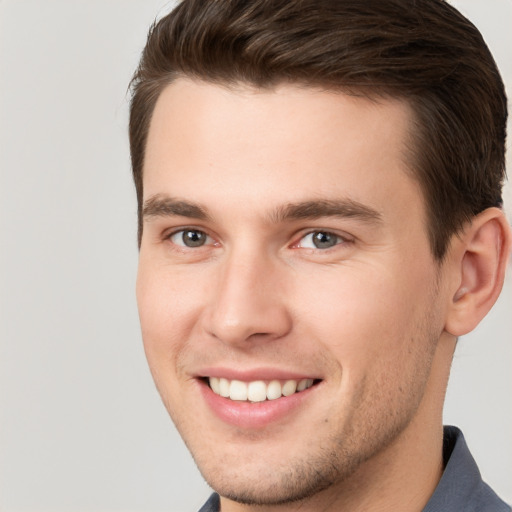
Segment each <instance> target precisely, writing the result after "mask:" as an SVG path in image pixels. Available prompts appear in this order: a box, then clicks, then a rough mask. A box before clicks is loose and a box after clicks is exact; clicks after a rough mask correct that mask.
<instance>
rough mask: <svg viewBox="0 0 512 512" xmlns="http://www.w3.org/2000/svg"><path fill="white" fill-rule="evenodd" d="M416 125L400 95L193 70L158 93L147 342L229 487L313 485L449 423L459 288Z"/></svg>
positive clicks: (207, 464)
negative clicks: (429, 229) (413, 168)
mask: <svg viewBox="0 0 512 512" xmlns="http://www.w3.org/2000/svg"><path fill="white" fill-rule="evenodd" d="M409 124H410V112H409V109H408V107H407V105H405V104H403V103H401V102H398V101H391V100H386V101H381V102H371V101H369V100H367V99H363V98H355V97H350V96H346V95H344V94H341V93H331V92H326V91H320V90H315V89H312V88H300V87H295V86H291V85H286V86H280V87H278V88H276V89H275V90H272V91H262V90H252V89H250V88H249V87H243V86H240V87H239V88H238V89H234V90H228V89H226V88H223V87H220V86H216V85H211V84H205V83H199V82H192V81H188V80H186V79H179V80H178V81H176V82H175V83H173V84H172V85H170V86H169V87H168V88H167V89H166V90H165V91H164V92H163V93H162V95H161V97H160V98H159V100H158V102H157V105H156V108H155V112H154V116H153V119H152V121H151V126H150V131H149V137H148V142H147V152H146V160H145V166H144V205H145V206H144V224H143V236H142V245H141V250H140V265H139V274H138V282H137V298H138V304H139V312H140V319H141V325H142V333H143V339H144V346H145V350H146V354H147V358H148V361H149V365H150V368H151V371H152V374H153V377H154V380H155V382H156V385H157V387H158V390H159V392H160V394H161V396H162V399H163V402H164V404H165V406H166V407H167V409H168V411H169V413H170V415H171V417H172V419H173V421H174V422H175V424H176V426H177V428H178V430H179V432H180V433H181V435H182V437H183V439H184V440H185V442H186V444H187V446H188V447H189V449H190V451H191V452H192V454H193V456H194V458H195V460H196V462H197V464H198V466H199V468H200V470H201V472H202V473H203V475H204V477H205V478H206V480H207V481H208V482H209V483H210V485H211V486H212V487H213V488H214V489H215V490H217V491H218V492H220V494H221V495H223V496H227V497H228V498H231V499H233V500H236V501H240V502H245V503H260V504H263V503H267V504H270V503H274V504H276V503H284V502H287V501H290V500H296V499H301V498H305V497H306V496H312V495H315V493H319V492H320V491H322V490H325V489H327V488H329V487H332V486H335V485H342V483H343V482H345V481H347V480H348V479H350V478H351V477H352V476H353V475H355V474H359V475H362V474H364V472H365V471H370V469H371V468H372V465H373V466H374V465H375V464H378V463H379V462H378V461H379V460H382V459H383V458H384V457H383V454H386V457H385V458H386V459H387V460H389V455H390V454H393V453H395V452H396V453H399V452H400V450H401V451H402V452H403V450H404V443H405V442H406V441H404V440H405V439H407V437H409V438H411V437H414V435H412V436H411V429H422V428H426V427H425V426H424V425H431V421H430V420H431V419H432V418H431V417H429V415H430V414H431V409H432V407H428V406H426V404H428V403H429V400H430V394H431V391H430V387H431V383H430V381H431V373H432V365H433V364H435V358H436V345H437V343H438V339H439V333H441V332H442V328H443V319H442V311H441V310H440V309H441V308H440V306H437V305H436V304H439V303H441V302H442V301H441V300H439V299H440V297H439V294H440V292H439V286H438V282H439V268H438V266H437V264H436V263H435V262H434V260H433V258H432V256H431V251H430V247H429V243H428V239H427V234H426V226H425V222H426V221H425V218H426V216H425V208H424V203H423V200H422V195H421V191H420V190H419V187H418V185H417V183H416V182H415V181H414V179H412V178H411V176H410V174H409V173H408V170H407V165H406V163H405V160H406V159H405V157H404V154H405V151H406V140H407V134H408V129H409ZM415 433H416V434H417V433H418V432H416V431H415ZM418 435H419V434H418ZM391 456H393V455H391ZM269 468H271V469H269Z"/></svg>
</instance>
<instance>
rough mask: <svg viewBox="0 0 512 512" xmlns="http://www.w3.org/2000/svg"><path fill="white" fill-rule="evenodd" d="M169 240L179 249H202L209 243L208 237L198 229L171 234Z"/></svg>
mask: <svg viewBox="0 0 512 512" xmlns="http://www.w3.org/2000/svg"><path fill="white" fill-rule="evenodd" d="M169 240H170V241H171V242H172V243H173V244H176V245H179V246H181V247H190V248H194V247H202V246H203V245H205V244H206V243H210V241H211V240H210V237H209V236H208V235H207V234H206V233H204V232H203V231H200V230H198V229H182V230H181V231H176V233H173V234H172V235H171V236H170V237H169Z"/></svg>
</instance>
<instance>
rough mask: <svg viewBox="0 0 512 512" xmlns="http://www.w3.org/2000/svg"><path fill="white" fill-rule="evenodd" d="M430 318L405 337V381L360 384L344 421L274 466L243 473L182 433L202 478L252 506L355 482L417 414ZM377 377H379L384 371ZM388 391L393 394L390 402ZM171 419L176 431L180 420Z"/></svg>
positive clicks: (430, 342) (430, 349) (431, 340)
mask: <svg viewBox="0 0 512 512" xmlns="http://www.w3.org/2000/svg"><path fill="white" fill-rule="evenodd" d="M436 291H437V290H436ZM435 294H436V292H434V293H433V295H434V296H435ZM434 317H435V314H434V312H433V311H429V312H427V313H426V315H425V316H424V318H422V319H421V320H420V321H419V322H418V325H417V326H416V327H417V328H416V330H415V331H414V332H415V335H413V336H412V337H411V339H410V340H409V342H410V343H409V353H408V354H407V356H406V357H412V358H414V360H415V361H416V364H415V365H411V366H409V367H408V372H407V376H406V378H405V379H404V380H402V381H400V383H398V384H397V385H396V387H395V388H394V389H393V390H390V389H389V388H387V387H386V386H382V385H380V384H382V383H383V382H380V383H379V382H378V381H375V380H374V381H373V384H372V385H370V386H367V383H366V382H363V383H362V387H361V388H360V389H359V395H360V396H359V398H358V399H356V400H355V401H354V402H353V403H354V404H355V406H354V407H353V410H351V411H349V413H348V417H349V420H348V421H347V418H346V417H345V420H344V423H339V424H338V425H333V428H332V430H331V434H330V435H329V436H327V437H325V438H324V439H322V440H319V439H318V438H317V437H316V436H314V437H313V438H312V439H311V444H310V443H307V444H308V446H304V449H301V448H298V449H297V451H298V452H299V453H297V451H296V452H295V455H294V456H292V457H291V458H286V456H285V457H284V458H285V459H286V460H284V461H283V463H282V464H280V465H279V467H275V466H272V465H270V464H267V463H265V462H264V461H256V464H255V465H254V466H252V471H249V472H248V473H247V474H244V472H243V470H240V471H239V470H238V468H236V467H232V466H231V465H230V464H229V462H226V461H225V460H215V454H216V450H207V451H208V452H210V454H209V456H208V455H206V454H205V452H204V451H202V450H197V453H195V452H196V450H195V449H194V448H195V446H190V444H189V443H188V442H187V436H182V437H183V439H184V441H185V443H186V444H187V447H188V448H189V451H190V452H191V454H192V456H193V458H194V460H195V462H196V465H197V466H198V468H199V470H200V472H201V473H202V475H203V477H204V478H205V480H206V481H207V482H208V484H209V485H210V486H211V487H212V488H213V489H214V490H215V491H216V492H217V493H219V494H220V495H221V496H223V497H224V498H227V499H229V500H232V501H234V502H237V503H240V504H244V505H251V506H274V507H275V506H282V505H286V504H289V503H294V502H301V501H307V500H308V499H310V498H312V497H314V496H317V495H319V494H320V493H322V492H324V491H325V492H326V493H328V492H330V493H331V496H332V497H333V499H335V497H336V495H341V494H342V493H343V492H344V490H350V489H351V488H352V487H353V485H354V482H355V481H356V480H357V481H359V482H360V478H359V477H360V475H361V471H363V472H364V467H365V463H367V462H368V461H369V460H370V459H372V458H374V457H377V456H378V455H379V454H380V453H382V452H385V451H386V449H387V448H389V447H390V446H391V445H393V443H395V442H396V441H397V439H399V438H400V436H401V434H402V433H403V432H404V431H405V430H406V429H407V427H408V425H409V424H410V423H411V421H412V420H413V418H414V417H415V415H416V413H417V410H418V408H419V406H420V404H421V402H422V399H423V397H424V394H425V390H426V386H427V382H428V378H429V376H430V371H431V368H432V363H433V360H434V354H435V350H436V347H437V343H438V341H439V337H440V332H437V331H436V329H435V327H434V326H435V319H434ZM381 378H382V380H383V381H384V380H385V378H386V374H383V375H381ZM390 391H391V394H393V393H394V394H393V396H394V399H393V400H391V401H390V399H389V396H390ZM169 411H170V409H169ZM173 419H174V420H175V421H174V422H175V424H176V426H177V428H178V430H179V431H180V432H181V429H180V425H179V421H176V420H177V418H173ZM331 420H332V418H330V419H329V421H331ZM326 421H327V419H326ZM291 435H293V434H291ZM248 442H250V440H249V441H248ZM191 444H194V443H191ZM319 445H320V448H319ZM217 457H218V454H217ZM262 459H264V454H263V455H262ZM230 466H231V467H230ZM354 476H356V478H352V477H354Z"/></svg>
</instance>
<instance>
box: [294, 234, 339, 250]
mask: <svg viewBox="0 0 512 512" xmlns="http://www.w3.org/2000/svg"><path fill="white" fill-rule="evenodd" d="M341 241H342V238H341V237H339V236H338V235H335V234H333V233H329V232H328V231H313V232H312V233H308V234H307V235H306V236H304V237H302V238H301V240H300V242H299V247H302V248H304V249H330V248H331V247H334V246H335V245H338V244H339V243H340V242H341Z"/></svg>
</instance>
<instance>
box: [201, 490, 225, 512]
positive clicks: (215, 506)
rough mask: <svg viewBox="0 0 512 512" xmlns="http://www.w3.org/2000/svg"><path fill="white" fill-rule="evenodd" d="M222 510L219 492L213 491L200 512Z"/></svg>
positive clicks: (217, 511)
mask: <svg viewBox="0 0 512 512" xmlns="http://www.w3.org/2000/svg"><path fill="white" fill-rule="evenodd" d="M219 511H220V498H219V495H218V494H217V493H213V494H212V495H211V496H210V497H209V498H208V501H207V502H206V503H205V504H204V505H203V506H202V507H201V509H200V510H199V512H219Z"/></svg>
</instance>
